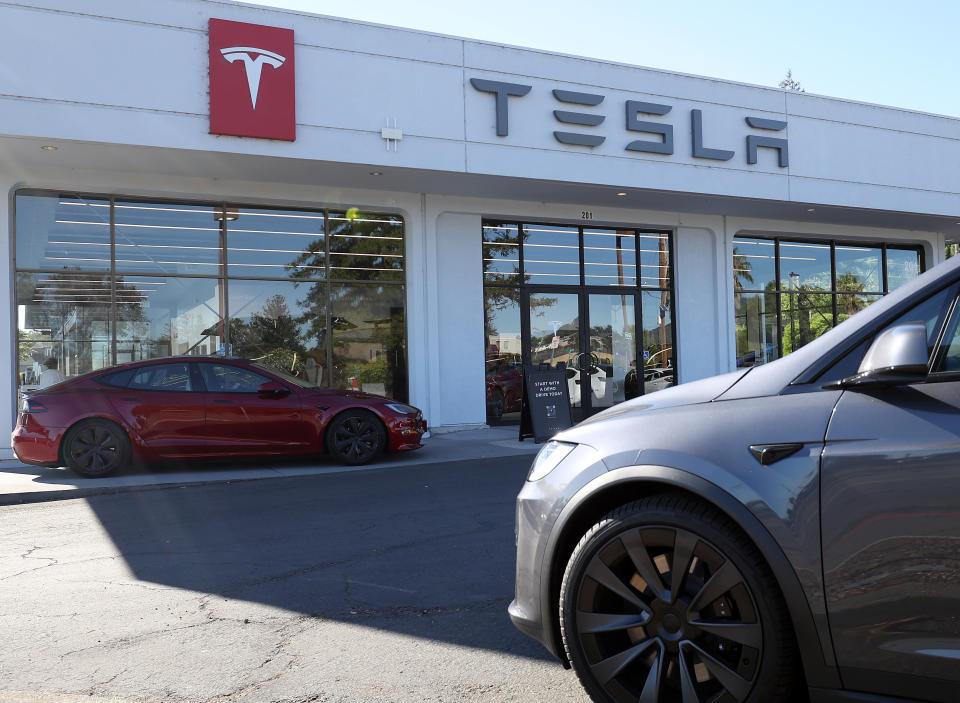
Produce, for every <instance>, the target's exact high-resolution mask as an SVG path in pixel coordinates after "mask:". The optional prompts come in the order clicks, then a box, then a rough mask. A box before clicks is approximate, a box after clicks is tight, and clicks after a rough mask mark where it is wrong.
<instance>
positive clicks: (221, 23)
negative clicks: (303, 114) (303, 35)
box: [210, 19, 297, 142]
mask: <svg viewBox="0 0 960 703" xmlns="http://www.w3.org/2000/svg"><path fill="white" fill-rule="evenodd" d="M294 75H295V74H294V64H293V30H292V29H282V28H280V27H264V26H263V25H259V24H247V23H246V22H231V21H230V20H218V19H211V20H210V134H229V135H232V136H235V137H260V138H262V139H283V140H286V141H289V142H292V141H294V140H295V139H296V138H297V123H296V108H295V102H296V101H295V95H294V85H295V82H294Z"/></svg>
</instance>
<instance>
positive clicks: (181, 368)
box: [127, 363, 193, 391]
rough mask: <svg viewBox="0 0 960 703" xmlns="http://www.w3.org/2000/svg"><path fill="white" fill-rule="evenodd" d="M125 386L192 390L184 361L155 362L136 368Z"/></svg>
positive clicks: (149, 389) (152, 389)
mask: <svg viewBox="0 0 960 703" xmlns="http://www.w3.org/2000/svg"><path fill="white" fill-rule="evenodd" d="M127 388H131V389H136V390H143V391H192V390H193V384H192V383H191V382H190V368H189V367H188V366H187V365H186V364H185V363H177V364H157V365H156V366H145V367H143V368H139V369H136V370H135V371H134V372H133V377H132V378H131V379H130V382H129V383H128V384H127Z"/></svg>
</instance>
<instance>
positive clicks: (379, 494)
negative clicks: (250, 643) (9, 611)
mask: <svg viewBox="0 0 960 703" xmlns="http://www.w3.org/2000/svg"><path fill="white" fill-rule="evenodd" d="M529 463H530V457H529V456H513V457H504V458H496V459H483V460H471V461H461V462H455V463H444V464H430V465H425V466H411V467H407V468H403V469H398V468H393V469H389V470H371V471H365V472H360V473H348V474H328V475H319V476H304V477H298V478H291V479H275V480H271V481H255V482H241V483H235V484H223V485H215V486H193V487H174V488H169V489H165V490H158V491H148V492H143V493H140V492H134V493H126V494H122V495H111V496H97V497H92V498H89V499H88V502H89V504H90V506H91V508H92V509H93V510H94V512H95V513H96V515H97V516H98V518H99V519H100V522H101V523H102V525H103V527H104V528H105V529H106V530H107V532H108V533H109V535H110V537H111V538H112V540H113V542H114V543H115V544H116V546H117V548H118V549H119V551H120V552H121V554H122V555H123V557H124V559H125V560H126V562H127V565H128V566H129V568H130V569H131V571H132V572H133V574H134V575H135V576H136V577H137V578H138V579H140V580H142V581H149V582H154V583H157V584H163V585H166V586H172V587H176V588H182V589H190V590H193V591H199V592H204V593H211V594H215V595H221V596H224V597H228V598H233V599H240V600H246V601H252V602H256V603H262V604H266V605H271V606H276V607H280V608H284V609H287V610H290V611H295V612H299V613H302V614H305V615H312V616H320V617H323V618H327V619H335V620H340V621H343V622H350V623H352V624H356V625H364V626H369V627H374V628H378V629H385V630H390V631H394V632H398V633H402V634H408V635H411V636H416V637H425V638H429V639H432V640H438V641H445V642H450V643H454V644H458V645H463V646H468V647H479V648H485V649H490V650H497V651H503V652H509V653H512V654H515V655H519V656H525V657H532V658H538V659H540V658H543V659H548V658H549V655H548V654H547V653H546V652H545V651H544V650H543V648H542V647H541V646H540V645H539V644H538V643H536V642H534V641H533V640H530V639H528V638H526V637H525V636H523V635H521V634H520V633H519V632H518V631H516V630H515V629H514V628H513V626H512V625H511V624H510V622H509V619H508V617H507V614H506V607H507V605H508V603H509V602H510V600H511V599H512V597H513V588H514V557H515V547H514V535H513V524H514V502H515V499H516V494H517V491H518V490H519V488H520V486H521V485H522V483H523V481H524V478H525V476H526V472H527V469H528V467H529Z"/></svg>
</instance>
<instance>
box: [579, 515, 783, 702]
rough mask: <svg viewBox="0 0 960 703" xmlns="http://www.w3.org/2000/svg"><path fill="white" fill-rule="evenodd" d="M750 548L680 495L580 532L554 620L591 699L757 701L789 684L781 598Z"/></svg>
mask: <svg viewBox="0 0 960 703" xmlns="http://www.w3.org/2000/svg"><path fill="white" fill-rule="evenodd" d="M782 601H783V599H782V597H780V595H779V589H778V587H777V585H776V582H775V581H774V579H773V576H772V574H770V571H769V569H768V568H767V566H766V564H765V563H764V562H763V559H762V557H761V556H760V554H759V553H758V552H757V550H756V548H755V547H754V546H753V545H752V544H750V543H749V542H748V541H747V540H746V538H745V537H743V536H742V534H741V533H740V532H739V531H738V530H737V529H736V527H735V525H734V524H733V523H732V522H731V521H730V520H728V519H727V518H726V517H724V516H722V515H720V514H719V513H717V512H715V511H713V510H711V509H709V508H707V507H705V506H702V505H700V504H699V503H696V502H694V501H693V500H690V499H688V498H685V497H679V496H673V497H670V496H659V497H653V498H646V499H643V500H640V501H637V502H635V503H631V504H629V505H625V506H623V507H621V508H618V509H617V510H615V511H613V512H612V513H610V514H609V515H607V516H606V517H604V518H603V519H602V520H601V521H600V522H598V523H597V524H596V525H594V526H593V528H591V529H590V530H589V531H588V532H587V533H586V535H584V537H583V539H582V540H581V541H580V543H579V544H578V545H577V547H576V549H575V550H574V552H573V554H572V556H571V558H570V561H569V562H568V564H567V569H566V573H565V574H564V578H563V583H562V586H561V595H560V622H561V629H562V633H563V642H564V646H565V647H566V651H567V655H568V657H569V658H570V661H571V663H572V664H573V667H574V669H575V670H576V672H577V675H578V677H579V678H580V681H581V682H582V683H583V685H584V687H585V688H586V689H587V691H588V692H589V693H590V695H591V697H592V698H593V700H595V701H598V702H599V701H602V702H603V703H610V702H612V701H615V702H617V703H621V702H623V703H625V702H626V701H630V702H631V703H638V702H639V703H746V702H751V703H754V702H756V703H760V702H763V703H767V702H768V701H787V700H790V699H791V696H792V694H793V692H794V691H796V690H798V686H797V681H796V673H797V671H798V668H797V665H796V659H797V654H796V646H795V644H794V640H793V635H792V628H791V625H790V622H789V620H788V619H787V616H786V606H785V604H784V603H783V602H782Z"/></svg>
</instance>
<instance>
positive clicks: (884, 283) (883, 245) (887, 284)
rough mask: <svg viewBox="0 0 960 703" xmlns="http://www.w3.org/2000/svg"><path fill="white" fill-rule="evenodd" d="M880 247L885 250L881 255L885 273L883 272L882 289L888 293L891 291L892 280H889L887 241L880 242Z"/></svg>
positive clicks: (884, 292)
mask: <svg viewBox="0 0 960 703" xmlns="http://www.w3.org/2000/svg"><path fill="white" fill-rule="evenodd" d="M880 247H881V248H882V250H883V256H881V257H880V258H881V263H880V265H881V268H882V270H883V274H882V275H883V281H881V289H882V290H883V294H884V295H886V294H887V293H889V292H890V282H889V281H888V280H887V243H886V242H882V243H881V244H880Z"/></svg>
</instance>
